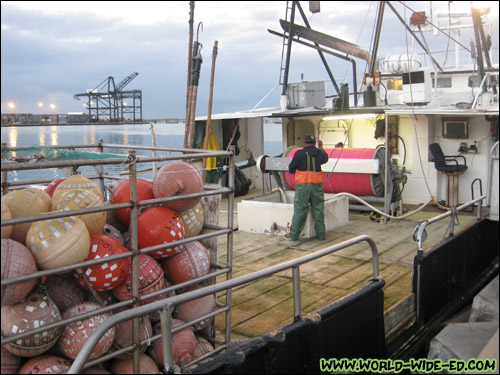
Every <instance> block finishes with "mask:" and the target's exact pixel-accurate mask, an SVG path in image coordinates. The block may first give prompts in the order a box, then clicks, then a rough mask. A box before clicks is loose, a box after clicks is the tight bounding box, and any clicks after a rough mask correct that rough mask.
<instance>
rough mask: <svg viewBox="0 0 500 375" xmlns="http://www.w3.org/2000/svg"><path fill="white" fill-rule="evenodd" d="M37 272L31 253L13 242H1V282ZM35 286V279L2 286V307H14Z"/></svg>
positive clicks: (21, 245)
mask: <svg viewBox="0 0 500 375" xmlns="http://www.w3.org/2000/svg"><path fill="white" fill-rule="evenodd" d="M36 271H37V268H36V262H35V258H34V257H33V254H31V251H29V249H28V248H27V247H26V246H24V245H23V244H22V243H19V242H17V241H14V240H10V239H4V240H2V280H7V279H9V278H12V277H17V276H22V275H29V274H30V273H34V272H36ZM35 285H36V279H31V280H26V281H22V282H20V283H16V284H12V285H8V286H2V306H7V305H14V304H15V303H18V302H19V301H20V300H22V299H23V298H24V297H26V296H27V295H28V294H29V293H30V292H31V290H32V289H33V287H34V286H35Z"/></svg>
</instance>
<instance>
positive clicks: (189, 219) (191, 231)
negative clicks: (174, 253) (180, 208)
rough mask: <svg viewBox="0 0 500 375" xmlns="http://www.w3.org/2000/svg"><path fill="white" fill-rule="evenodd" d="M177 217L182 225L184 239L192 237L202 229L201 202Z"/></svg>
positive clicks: (202, 209)
mask: <svg viewBox="0 0 500 375" xmlns="http://www.w3.org/2000/svg"><path fill="white" fill-rule="evenodd" d="M179 216H180V218H181V219H182V222H183V223H184V237H185V238H189V237H194V236H196V235H198V234H199V233H200V232H201V230H202V229H203V224H205V209H204V208H203V204H202V203H201V201H200V202H198V203H197V204H196V206H194V207H193V208H191V209H190V210H187V211H184V212H181V213H180V214H179Z"/></svg>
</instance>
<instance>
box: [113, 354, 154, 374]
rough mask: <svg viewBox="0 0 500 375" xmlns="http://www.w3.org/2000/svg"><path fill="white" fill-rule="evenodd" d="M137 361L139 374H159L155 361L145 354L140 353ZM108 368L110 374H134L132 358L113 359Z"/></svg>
mask: <svg viewBox="0 0 500 375" xmlns="http://www.w3.org/2000/svg"><path fill="white" fill-rule="evenodd" d="M139 362H140V365H139V373H140V374H160V369H159V368H158V366H157V365H156V362H155V361H154V360H153V358H151V357H150V356H148V355H147V354H141V355H140V357H139ZM110 370H111V373H112V374H134V359H133V358H130V359H123V360H120V359H119V360H115V361H113V363H112V364H111V368H110Z"/></svg>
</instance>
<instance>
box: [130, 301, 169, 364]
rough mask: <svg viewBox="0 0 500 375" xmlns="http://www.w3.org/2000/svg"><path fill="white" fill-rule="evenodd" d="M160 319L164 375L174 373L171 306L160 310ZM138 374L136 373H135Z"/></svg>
mask: <svg viewBox="0 0 500 375" xmlns="http://www.w3.org/2000/svg"><path fill="white" fill-rule="evenodd" d="M160 318H161V323H160V324H161V343H162V348H163V362H164V363H165V365H164V370H165V373H166V374H173V373H174V356H173V352H172V313H171V305H170V304H168V305H166V306H165V307H164V308H163V309H161V310H160ZM136 374H138V372H136Z"/></svg>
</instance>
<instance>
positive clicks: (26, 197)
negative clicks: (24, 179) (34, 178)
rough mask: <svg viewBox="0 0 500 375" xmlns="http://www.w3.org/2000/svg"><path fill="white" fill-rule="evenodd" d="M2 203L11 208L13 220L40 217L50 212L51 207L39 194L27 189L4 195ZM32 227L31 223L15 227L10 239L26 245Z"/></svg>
mask: <svg viewBox="0 0 500 375" xmlns="http://www.w3.org/2000/svg"><path fill="white" fill-rule="evenodd" d="M2 202H3V203H5V204H6V205H7V206H8V207H9V210H10V214H11V216H12V218H19V217H26V216H34V215H40V214H43V213H46V212H49V210H50V206H49V205H47V203H46V202H45V201H44V200H43V199H42V198H41V196H40V195H39V194H38V193H36V192H34V191H31V190H27V189H23V190H16V191H12V192H10V193H8V194H6V195H4V196H3V197H2ZM30 226H31V223H25V224H16V225H14V226H13V227H12V233H11V234H10V238H11V239H13V240H15V241H17V242H20V243H22V244H23V245H25V244H26V233H27V232H28V229H29V228H30Z"/></svg>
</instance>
